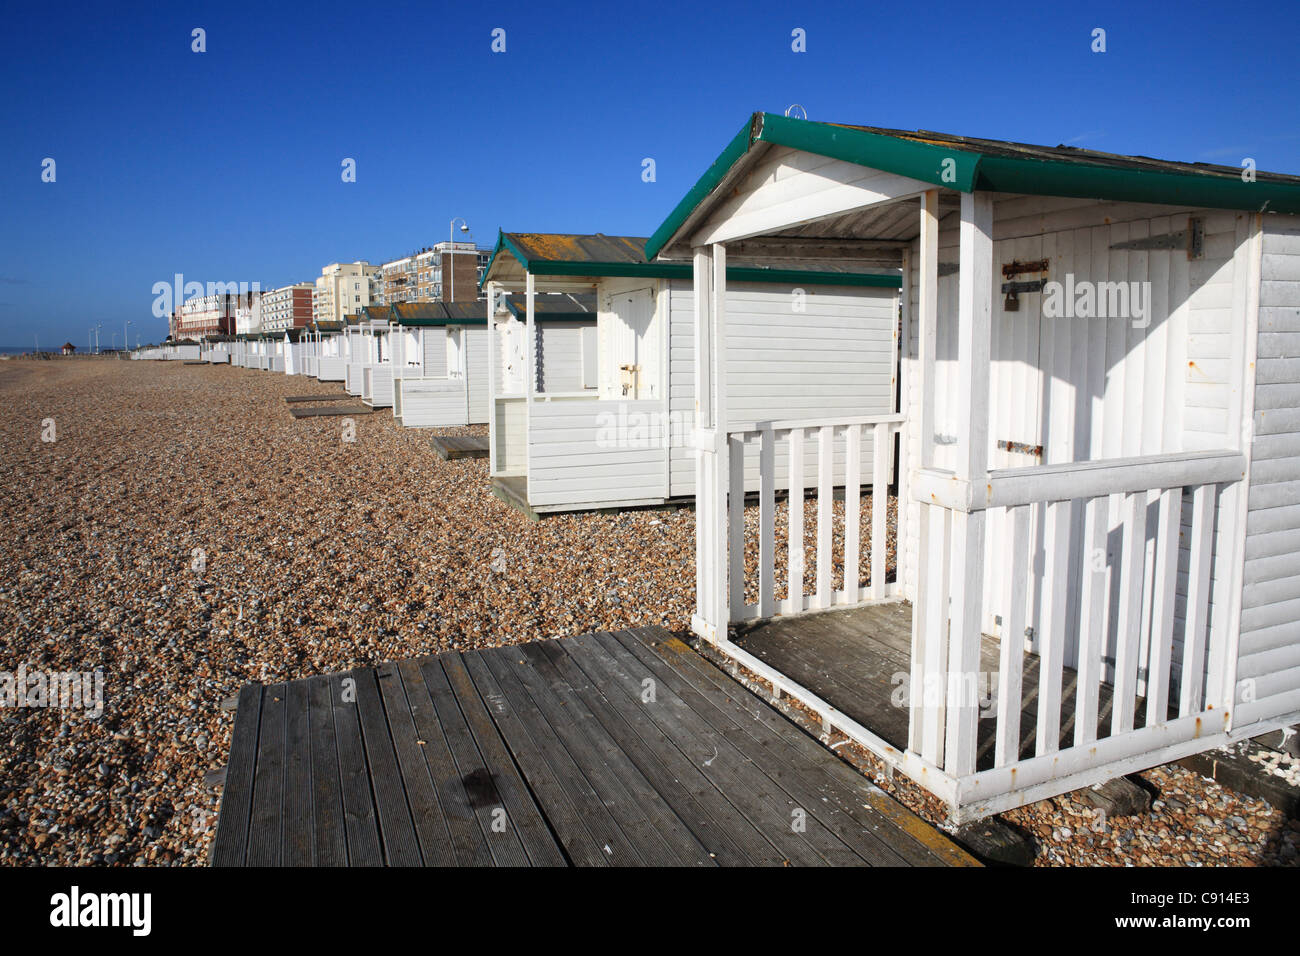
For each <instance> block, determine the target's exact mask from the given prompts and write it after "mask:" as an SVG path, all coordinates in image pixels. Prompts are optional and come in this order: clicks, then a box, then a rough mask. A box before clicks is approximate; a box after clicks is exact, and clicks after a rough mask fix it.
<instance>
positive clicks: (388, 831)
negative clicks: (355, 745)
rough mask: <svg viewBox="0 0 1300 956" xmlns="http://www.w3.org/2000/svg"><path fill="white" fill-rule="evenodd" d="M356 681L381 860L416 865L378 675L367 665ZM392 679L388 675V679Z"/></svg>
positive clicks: (413, 834) (416, 848)
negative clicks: (372, 789) (377, 823)
mask: <svg viewBox="0 0 1300 956" xmlns="http://www.w3.org/2000/svg"><path fill="white" fill-rule="evenodd" d="M352 673H353V675H354V677H355V678H356V682H357V715H358V716H359V717H360V718H361V739H362V743H363V745H364V747H365V753H366V763H367V764H368V765H369V767H370V781H371V785H372V786H373V788H374V800H375V818H376V819H377V820H378V821H379V838H380V843H381V844H382V846H383V849H384V860H385V861H386V862H387V863H388V865H389V866H419V865H420V864H421V862H422V860H421V857H420V846H419V838H418V837H417V836H416V832H415V823H414V821H412V820H411V812H410V809H409V807H408V806H407V803H406V792H405V789H404V787H403V781H402V775H401V773H400V771H399V764H398V758H397V753H396V750H395V748H394V745H393V737H392V731H391V730H390V728H389V726H388V720H387V717H386V716H385V714H384V705H383V700H382V696H381V693H380V689H379V675H378V674H377V673H376V672H375V671H374V670H371V669H370V668H365V669H363V670H357V671H353V672H352ZM392 680H393V678H391V677H390V678H388V681H389V682H391V681H392Z"/></svg>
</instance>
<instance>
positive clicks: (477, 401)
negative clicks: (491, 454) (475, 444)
mask: <svg viewBox="0 0 1300 956" xmlns="http://www.w3.org/2000/svg"><path fill="white" fill-rule="evenodd" d="M392 321H393V323H394V326H395V328H394V331H393V334H392V335H391V336H390V339H391V344H392V375H393V417H394V418H396V419H397V421H399V422H400V423H401V424H403V425H406V426H407V427H409V428H447V427H451V426H457V425H485V424H487V420H488V383H487V377H488V360H487V359H488V352H487V340H488V332H487V303H486V301H483V302H399V303H395V304H394V305H393V307H392Z"/></svg>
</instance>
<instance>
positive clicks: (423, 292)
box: [374, 242, 492, 305]
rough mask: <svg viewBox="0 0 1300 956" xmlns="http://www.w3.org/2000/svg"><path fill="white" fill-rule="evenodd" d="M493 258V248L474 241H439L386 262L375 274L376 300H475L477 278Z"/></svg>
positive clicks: (386, 301)
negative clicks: (430, 246) (483, 247)
mask: <svg viewBox="0 0 1300 956" xmlns="http://www.w3.org/2000/svg"><path fill="white" fill-rule="evenodd" d="M491 258H492V252H491V250H489V249H480V248H478V246H476V245H474V243H472V242H455V243H446V242H440V243H438V244H437V245H436V246H434V247H432V248H426V249H421V250H419V251H418V252H413V253H411V254H410V255H409V256H404V257H403V258H401V259H394V260H392V261H391V262H385V263H384V264H383V265H382V266H380V267H379V271H378V273H377V274H376V276H375V279H376V282H375V296H374V304H375V305H394V304H395V303H398V302H452V301H456V302H464V301H467V300H468V301H473V300H474V299H477V298H478V295H479V291H478V280H479V279H480V278H481V277H482V275H483V270H484V269H485V268H487V264H488V261H489V260H490V259H491ZM444 278H445V284H446V288H445V290H444V287H443V286H444ZM453 296H454V299H453Z"/></svg>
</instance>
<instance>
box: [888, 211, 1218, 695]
mask: <svg viewBox="0 0 1300 956" xmlns="http://www.w3.org/2000/svg"><path fill="white" fill-rule="evenodd" d="M1190 212H1193V213H1194V214H1195V215H1197V216H1198V217H1200V218H1202V220H1203V221H1204V224H1205V255H1204V257H1203V258H1202V259H1200V260H1194V261H1189V260H1188V258H1187V255H1186V253H1185V252H1183V251H1181V250H1178V251H1174V250H1123V249H1112V248H1111V246H1112V245H1114V244H1116V243H1120V242H1125V241H1128V240H1132V239H1140V238H1147V237H1149V236H1152V235H1160V234H1163V233H1169V232H1178V231H1180V230H1183V229H1185V228H1187V220H1188V212H1186V211H1181V210H1178V211H1173V210H1170V209H1168V208H1167V207H1166V208H1162V207H1154V206H1150V205H1137V204H1117V203H1096V202H1087V201H1084V200H1067V199H1035V198H1034V197H1011V198H1006V199H1001V200H999V201H998V202H997V203H996V204H995V208H994V237H995V244H994V263H995V269H996V271H997V273H998V276H999V278H998V281H999V282H1000V281H1001V266H1002V264H1004V263H1008V262H1011V261H1012V260H1013V259H1018V260H1020V261H1026V260H1030V259H1039V258H1048V259H1050V260H1051V268H1050V271H1049V274H1048V278H1049V279H1051V280H1055V281H1060V282H1064V281H1065V277H1066V274H1067V273H1073V274H1074V276H1075V279H1076V281H1082V280H1091V281H1094V282H1105V281H1109V282H1118V281H1125V282H1150V283H1151V286H1150V288H1151V302H1150V322H1149V324H1148V325H1147V327H1146V328H1135V327H1134V326H1133V324H1132V322H1131V321H1130V320H1126V319H1105V320H1103V319H1095V318H1094V319H1079V318H1073V319H1071V318H1058V319H1050V318H1049V319H1046V320H1044V321H1042V322H1041V324H1040V322H1039V317H1040V312H1041V306H1042V301H1043V295H1042V294H1022V295H1021V296H1020V297H1019V299H1020V309H1019V311H1017V312H1010V313H1008V312H1006V311H1005V309H1004V308H1003V296H1002V295H1001V294H1000V293H995V295H994V310H993V333H992V338H993V341H992V358H993V368H992V374H991V396H990V402H991V404H990V415H991V421H990V430H989V440H990V449H989V461H990V465H991V467H994V468H1008V467H1024V466H1027V465H1032V464H1035V463H1038V462H1039V459H1036V458H1032V457H1030V456H1028V455H1025V454H1020V453H1012V452H1006V451H1001V450H999V449H998V448H997V446H996V443H997V441H998V440H999V439H1011V440H1013V441H1023V442H1026V443H1029V444H1037V443H1040V442H1041V443H1042V444H1043V445H1044V453H1043V457H1042V459H1041V462H1042V463H1053V462H1068V461H1081V460H1089V459H1099V458H1114V457H1122V456H1131V455H1143V454H1159V453H1168V452H1175V451H1184V450H1187V451H1190V450H1200V449H1209V448H1225V447H1236V443H1237V435H1236V432H1235V430H1234V429H1232V428H1230V427H1229V424H1228V405H1229V401H1230V391H1231V386H1230V384H1229V377H1230V376H1231V375H1232V374H1234V373H1233V370H1232V368H1231V361H1230V359H1231V355H1232V351H1231V347H1232V343H1231V336H1230V335H1229V334H1228V333H1229V328H1230V326H1229V323H1230V320H1231V311H1232V288H1233V277H1234V262H1233V254H1234V251H1235V248H1236V242H1237V232H1238V228H1239V222H1238V215H1237V214H1236V213H1232V212H1224V211H1220V210H1204V211H1194V210H1193V211H1190ZM957 238H958V235H957V223H956V216H955V215H949V216H947V217H946V218H945V219H944V220H943V221H942V223H941V227H940V239H939V261H940V262H941V263H952V264H955V263H956V262H957V260H958V250H957ZM917 255H918V253H917V251H916V250H915V247H914V251H913V256H912V261H913V263H914V264H915V262H916V261H917ZM1019 278H1022V279H1028V278H1037V275H1036V274H1035V275H1025V276H1021V277H1019ZM907 281H909V282H910V284H911V289H912V295H913V300H914V301H915V296H916V295H917V292H918V290H917V284H916V283H917V274H916V270H915V268H914V269H913V271H912V274H911V275H910V276H909V277H908V279H907ZM956 288H957V275H956V274H955V273H953V274H950V275H947V276H940V279H939V327H938V335H937V341H936V354H937V360H936V369H935V371H936V378H937V390H936V391H937V394H936V403H935V419H934V420H935V432H936V436H937V439H936V447H935V464H936V465H937V466H938V467H941V468H950V467H952V466H953V464H954V463H953V462H952V461H951V460H950V458H951V455H952V449H953V448H954V447H955V446H954V445H953V444H951V441H950V439H951V438H952V437H953V432H954V422H955V421H956V417H957V416H956V412H957V409H956V408H955V407H954V406H953V404H952V402H953V399H952V396H953V395H954V394H955V391H956V390H955V381H956V379H955V357H956V337H955V328H954V317H955V308H956V297H955V296H956ZM906 338H907V341H908V343H909V354H908V356H907V357H906V361H908V362H909V363H910V366H909V371H910V372H911V373H912V374H909V375H908V376H907V377H906V380H907V382H908V383H909V390H908V394H907V396H906V397H905V401H906V404H907V409H908V414H909V417H910V420H911V421H912V422H913V423H915V422H919V421H920V401H921V395H920V393H919V390H918V388H917V385H918V378H919V376H918V374H917V371H918V364H917V362H918V354H917V348H918V342H919V329H918V328H917V325H916V316H915V315H913V316H912V320H911V326H910V328H909V334H908V336H907V337H906ZM1170 370H1177V374H1170ZM907 437H908V442H909V446H908V447H909V454H910V455H911V456H912V460H913V461H916V460H918V456H919V454H920V435H919V433H918V432H917V431H916V429H915V428H914V427H913V428H910V429H909V432H908V436H907ZM1190 507H1191V504H1190V496H1189V497H1188V498H1187V500H1186V501H1185V502H1184V503H1183V519H1182V521H1183V530H1184V532H1186V531H1187V530H1188V524H1189V522H1190V519H1191V512H1190ZM908 509H909V510H908V515H907V518H908V520H907V521H906V522H905V526H906V529H907V531H906V540H905V542H904V553H905V560H906V568H905V570H904V572H903V576H904V578H905V581H906V585H905V588H906V592H905V593H906V595H907V597H908V598H909V599H913V600H914V599H915V596H916V595H915V579H916V574H915V569H916V568H917V552H918V545H919V531H918V529H919V526H920V520H919V519H920V513H919V506H918V505H917V504H916V503H914V502H909V503H908ZM1029 511H1030V515H1029V520H1030V524H1031V530H1030V542H1031V548H1033V551H1034V554H1035V556H1036V558H1035V560H1034V561H1033V562H1031V568H1033V574H1034V576H1035V577H1034V582H1033V584H1032V585H1031V587H1030V588H1029V589H1028V594H1027V595H1026V600H1027V601H1028V608H1027V611H1026V614H1025V620H1026V623H1027V624H1028V625H1029V626H1031V627H1033V628H1034V632H1035V633H1038V632H1039V631H1040V629H1041V622H1040V621H1039V614H1040V611H1041V605H1042V600H1043V598H1042V585H1043V581H1042V574H1043V571H1042V567H1043V564H1042V560H1041V556H1042V549H1043V546H1044V528H1043V508H1042V506H1038V507H1035V508H1031V509H1029ZM1103 511H1109V513H1107V514H1105V515H1104V520H1105V522H1106V526H1107V528H1108V530H1110V531H1111V532H1115V533H1113V534H1112V535H1111V536H1110V540H1111V541H1112V542H1115V541H1117V540H1118V539H1119V537H1120V536H1119V534H1118V531H1119V528H1120V521H1121V514H1120V512H1119V510H1118V508H1117V507H1116V508H1113V509H1103ZM1147 520H1148V525H1149V528H1150V536H1151V537H1154V532H1155V523H1156V521H1157V511H1156V509H1155V507H1154V506H1153V507H1150V508H1148V511H1147ZM1083 521H1084V512H1083V508H1082V507H1081V506H1080V505H1079V504H1078V503H1076V504H1075V505H1074V506H1073V507H1072V511H1071V516H1070V538H1071V541H1072V542H1081V541H1082V535H1083V530H1084V529H1083ZM1226 533H1227V532H1226V530H1225V529H1217V531H1216V540H1219V538H1218V537H1217V536H1223V535H1225V534H1226ZM1008 534H1009V525H1008V523H1007V520H1006V516H1005V515H1004V514H1002V513H1001V512H995V513H994V514H993V515H991V520H990V526H989V533H988V545H987V548H988V552H987V555H988V556H987V561H988V562H989V563H988V565H987V566H988V567H997V568H1004V567H1010V566H1011V558H1010V546H1009V543H1008ZM1226 541H1227V539H1226V538H1223V539H1222V545H1221V546H1223V547H1226ZM1151 544H1152V542H1151V541H1148V543H1147V547H1148V549H1149V548H1150V546H1151ZM1069 550H1070V553H1071V554H1072V555H1073V557H1072V558H1071V560H1070V564H1069V567H1068V569H1067V573H1068V575H1069V578H1070V581H1071V585H1070V587H1069V588H1068V590H1067V595H1068V608H1067V615H1066V619H1067V620H1068V621H1070V622H1076V623H1077V621H1078V617H1079V613H1078V595H1079V582H1080V575H1081V574H1082V562H1083V558H1084V552H1085V549H1083V548H1082V547H1081V546H1079V547H1074V546H1072V547H1071V548H1070V549H1069ZM1109 551H1111V552H1114V551H1115V548H1114V547H1113V546H1112V547H1111V548H1109ZM1144 553H1146V554H1147V557H1148V559H1150V558H1152V557H1153V552H1150V551H1149V550H1148V551H1147V552H1144ZM1115 557H1116V555H1115V554H1114V553H1111V554H1110V555H1109V556H1108V563H1112V562H1113V561H1114V560H1115ZM1187 562H1188V557H1187V552H1186V545H1185V543H1184V547H1183V550H1182V553H1181V556H1180V562H1179V576H1178V584H1177V599H1176V604H1175V614H1176V618H1177V620H1178V621H1179V622H1181V620H1182V616H1183V606H1184V604H1185V598H1186V586H1187V582H1186V575H1187ZM1153 566H1154V565H1153V564H1151V565H1150V566H1149V569H1148V575H1147V580H1146V581H1145V583H1144V585H1143V592H1144V596H1143V609H1142V621H1143V622H1144V627H1143V631H1144V633H1145V632H1146V630H1147V629H1148V628H1149V621H1150V613H1151V581H1150V567H1153ZM1218 573H1224V572H1223V570H1220V571H1219V572H1218ZM997 577H998V576H997V575H990V576H987V577H986V581H985V595H984V601H985V608H984V615H983V620H984V626H985V629H986V630H987V631H988V632H989V633H997V630H998V628H999V626H1000V625H999V624H998V623H997V622H998V620H999V619H1005V609H1004V608H1002V607H1001V603H1002V602H1003V601H1004V600H1005V599H1006V593H1005V592H1006V589H1005V588H1003V587H1002V586H1001V585H1000V584H999V583H998V581H997V580H996V578H997ZM1117 615H1118V607H1117V605H1116V603H1115V602H1114V601H1112V602H1111V607H1110V613H1109V618H1110V620H1109V624H1108V626H1107V633H1108V655H1109V654H1113V651H1114V631H1115V626H1116V623H1117ZM1073 629H1074V625H1072V633H1071V634H1069V635H1067V642H1066V647H1067V653H1066V663H1067V665H1068V666H1075V661H1076V642H1077V634H1076V633H1073ZM1179 633H1181V623H1180V628H1179ZM1180 648H1181V639H1179V640H1178V641H1176V644H1175V647H1174V648H1173V655H1174V662H1175V669H1176V668H1177V663H1178V661H1179V659H1180V657H1179V654H1180ZM1146 651H1147V644H1146V642H1145V639H1144V641H1143V643H1142V645H1141V648H1140V653H1143V654H1145V653H1146ZM1107 679H1109V675H1107Z"/></svg>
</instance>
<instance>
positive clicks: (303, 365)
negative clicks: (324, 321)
mask: <svg viewBox="0 0 1300 956" xmlns="http://www.w3.org/2000/svg"><path fill="white" fill-rule="evenodd" d="M278 344H279V347H280V349H281V350H282V352H283V355H284V360H283V361H284V374H285V375H306V374H307V356H308V353H309V349H308V339H307V336H306V334H305V332H304V330H303V329H297V328H294V329H285V330H284V332H283V334H282V335H281V336H280V338H279V340H278Z"/></svg>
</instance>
